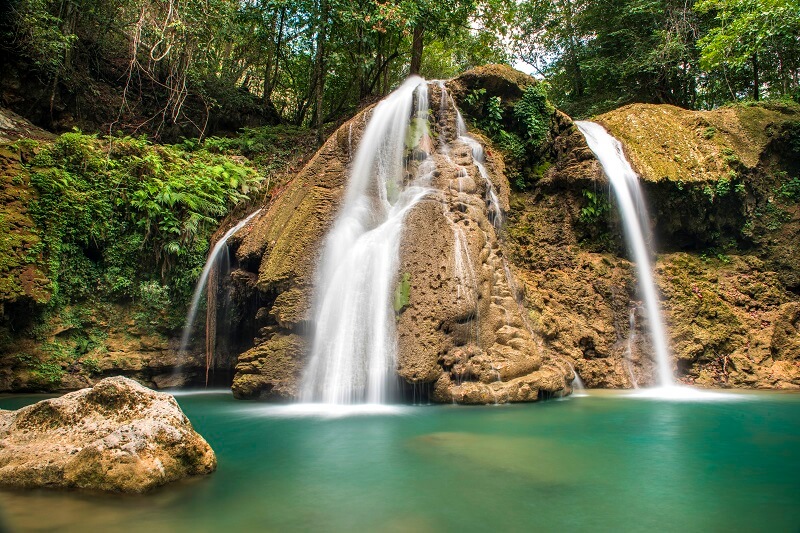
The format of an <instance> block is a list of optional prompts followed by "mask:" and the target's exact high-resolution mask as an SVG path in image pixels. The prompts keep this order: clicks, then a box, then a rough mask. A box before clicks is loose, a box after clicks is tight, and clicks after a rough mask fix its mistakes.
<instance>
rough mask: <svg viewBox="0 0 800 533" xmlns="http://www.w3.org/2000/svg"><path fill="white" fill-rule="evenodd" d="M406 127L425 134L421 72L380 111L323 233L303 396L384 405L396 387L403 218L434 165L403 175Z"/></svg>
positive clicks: (425, 92)
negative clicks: (409, 177)
mask: <svg viewBox="0 0 800 533" xmlns="http://www.w3.org/2000/svg"><path fill="white" fill-rule="evenodd" d="M415 102H416V111H415V112H414V115H413V117H412V111H414V109H415V106H414V104H415ZM409 119H410V120H409ZM409 135H410V136H423V137H424V136H428V87H427V83H426V82H425V81H424V80H423V79H422V78H419V77H416V76H414V77H411V78H409V79H408V80H406V82H405V83H404V84H403V85H402V86H401V87H400V88H399V89H397V90H396V91H395V92H393V93H392V94H391V95H389V96H388V97H387V98H386V99H384V100H383V101H382V102H380V103H379V104H378V105H377V106H376V107H375V109H374V110H373V112H372V116H371V117H370V119H369V122H368V123H367V126H366V128H365V130H364V133H363V135H362V137H361V142H360V143H359V146H358V149H357V152H356V154H355V158H354V161H353V165H352V168H351V170H350V177H349V181H348V184H347V190H346V191H345V197H344V201H343V204H342V208H341V211H340V212H339V214H338V216H337V219H336V221H335V222H334V224H333V227H332V229H331V230H330V232H329V233H328V236H327V237H326V239H325V243H324V245H323V251H322V260H321V263H320V267H319V271H318V272H317V279H316V285H315V287H316V288H315V294H314V302H313V313H314V333H313V339H312V344H311V358H310V361H309V364H308V367H307V368H306V371H305V373H304V375H303V380H302V383H301V392H300V399H301V401H303V402H318V403H326V404H352V403H368V404H377V403H385V402H386V401H387V400H388V398H389V396H390V386H391V381H392V380H391V379H390V373H391V372H393V371H394V367H395V360H396V352H397V347H396V334H395V316H394V310H393V307H392V293H393V292H394V291H393V289H394V287H395V282H396V280H397V269H398V263H399V246H400V237H401V232H402V228H403V219H404V218H405V215H406V214H407V212H408V211H409V210H410V209H411V208H412V207H413V206H414V205H415V204H416V203H417V202H418V201H419V200H420V199H421V198H422V197H423V196H424V195H425V194H426V192H427V191H428V189H427V188H426V179H427V178H429V176H427V175H426V174H425V169H429V168H430V167H431V166H432V165H426V164H424V163H423V164H421V165H420V169H421V170H420V172H419V174H420V175H421V177H420V178H418V179H416V180H413V181H411V182H410V183H408V184H406V183H404V172H405V168H406V165H405V152H406V142H407V136H409ZM420 145H422V146H424V145H430V142H427V143H420ZM418 155H420V154H418Z"/></svg>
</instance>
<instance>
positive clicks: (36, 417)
mask: <svg viewBox="0 0 800 533" xmlns="http://www.w3.org/2000/svg"><path fill="white" fill-rule="evenodd" d="M216 465H217V461H216V457H215V455H214V452H213V450H212V449H211V447H210V446H209V445H208V443H206V441H205V440H204V439H203V438H202V437H201V436H200V435H199V434H197V432H195V431H194V429H192V425H191V423H190V422H189V420H188V419H187V418H186V416H185V415H184V414H183V412H182V411H181V409H180V407H179V406H178V404H177V402H175V399H174V398H173V397H172V396H170V395H168V394H164V393H159V392H154V391H152V390H149V389H147V388H145V387H142V386H141V385H139V384H138V383H136V382H135V381H132V380H130V379H127V378H123V377H115V378H107V379H104V380H102V381H100V382H99V383H98V384H97V385H95V386H94V387H92V388H90V389H82V390H79V391H75V392H71V393H69V394H66V395H64V396H62V397H60V398H54V399H50V400H44V401H41V402H39V403H36V404H34V405H30V406H28V407H23V408H22V409H19V410H17V411H0V484H2V485H5V486H10V487H18V488H35V487H48V488H80V489H89V490H100V491H113V492H146V491H148V490H151V489H153V488H155V487H158V486H160V485H164V484H165V483H169V482H172V481H176V480H178V479H182V478H185V477H188V476H193V475H200V474H208V473H211V472H213V471H214V470H215V469H216Z"/></svg>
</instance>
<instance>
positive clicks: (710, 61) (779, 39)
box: [695, 0, 800, 100]
mask: <svg viewBox="0 0 800 533" xmlns="http://www.w3.org/2000/svg"><path fill="white" fill-rule="evenodd" d="M695 9H696V10H697V11H698V12H699V13H703V14H710V15H713V17H714V18H713V21H714V25H713V27H712V28H711V29H710V30H709V31H708V33H707V34H706V35H705V36H704V37H703V38H702V39H701V40H700V46H701V48H702V55H701V66H702V67H703V68H704V69H707V70H709V71H721V72H722V74H723V77H724V78H725V80H726V85H727V86H728V90H729V91H730V96H731V98H736V97H737V96H738V95H739V93H740V90H741V87H739V86H738V84H737V82H736V79H735V78H734V79H732V76H733V77H735V76H736V75H741V74H742V73H744V74H745V76H746V77H748V78H749V80H748V81H749V85H750V94H751V95H752V98H753V99H754V100H759V99H760V98H761V97H762V86H763V87H766V89H765V91H766V93H767V94H769V95H790V94H792V93H793V92H795V91H797V88H798V74H799V73H800V37H798V36H800V1H798V0H700V1H699V2H698V3H697V5H696V6H695Z"/></svg>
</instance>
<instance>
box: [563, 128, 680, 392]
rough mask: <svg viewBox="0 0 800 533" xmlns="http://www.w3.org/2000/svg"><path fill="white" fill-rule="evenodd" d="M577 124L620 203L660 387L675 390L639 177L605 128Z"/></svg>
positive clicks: (617, 142)
mask: <svg viewBox="0 0 800 533" xmlns="http://www.w3.org/2000/svg"><path fill="white" fill-rule="evenodd" d="M575 125H576V126H577V127H578V129H579V130H580V131H581V133H582V134H583V136H584V137H585V138H586V143H587V144H588V145H589V148H590V149H591V150H592V152H594V154H595V156H596V157H597V159H598V161H600V165H602V167H603V171H604V172H605V174H606V176H607V177H608V180H609V182H610V183H611V188H612V189H613V191H614V196H615V197H616V199H617V203H618V204H619V209H620V214H621V215H622V224H623V226H624V228H625V240H626V241H627V243H628V246H629V247H630V249H631V252H632V253H633V259H634V261H635V262H636V275H637V278H638V281H639V290H640V291H641V293H642V297H643V298H644V304H645V310H646V312H647V318H648V320H647V322H648V324H649V328H650V336H651V341H652V343H653V348H654V350H655V358H656V370H657V380H658V381H657V382H658V385H659V386H660V387H664V388H666V387H673V386H674V385H675V379H674V376H673V373H672V362H671V357H670V350H669V346H668V344H667V338H666V335H665V332H664V330H665V328H664V321H663V318H662V317H661V305H660V303H659V299H658V294H657V292H656V285H655V282H654V281H653V267H652V264H651V261H650V257H651V253H652V252H651V250H650V249H649V248H648V242H650V241H651V235H650V226H649V223H648V217H647V211H646V204H645V202H644V197H643V195H642V190H641V186H640V184H639V176H638V175H637V174H636V172H634V171H633V169H632V168H631V165H630V163H629V162H628V160H627V159H626V158H625V154H624V152H623V150H622V144H620V142H619V141H618V140H617V139H615V138H614V137H612V136H611V134H609V133H608V132H607V131H606V129H605V128H603V126H601V125H599V124H596V123H594V122H584V121H577V122H575Z"/></svg>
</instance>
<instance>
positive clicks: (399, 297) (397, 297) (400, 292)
mask: <svg viewBox="0 0 800 533" xmlns="http://www.w3.org/2000/svg"><path fill="white" fill-rule="evenodd" d="M410 294H411V274H409V273H408V272H404V273H403V276H402V277H401V278H400V281H398V282H397V287H396V288H395V290H394V304H393V307H394V312H395V313H399V312H401V311H402V310H403V309H405V307H406V306H407V305H408V301H409V296H410Z"/></svg>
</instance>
